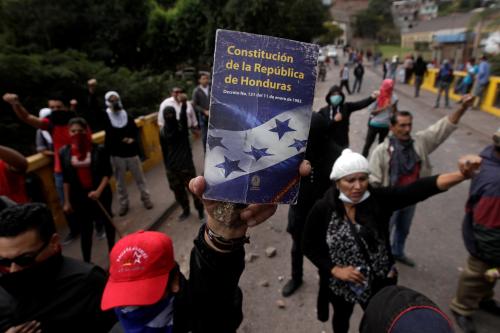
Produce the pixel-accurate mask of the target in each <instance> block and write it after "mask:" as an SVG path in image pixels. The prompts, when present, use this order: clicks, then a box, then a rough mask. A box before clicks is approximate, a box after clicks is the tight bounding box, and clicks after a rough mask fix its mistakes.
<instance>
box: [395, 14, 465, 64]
mask: <svg viewBox="0 0 500 333" xmlns="http://www.w3.org/2000/svg"><path fill="white" fill-rule="evenodd" d="M473 15H474V13H471V12H469V13H456V14H451V15H448V16H443V17H439V18H436V19H433V20H429V21H421V22H418V23H417V24H416V25H415V26H413V27H412V28H409V29H408V30H407V31H406V32H402V34H401V46H402V47H404V48H411V49H414V50H417V51H432V55H433V58H434V59H436V60H438V61H439V62H440V61H441V60H442V59H445V58H446V59H449V60H450V61H452V62H455V63H462V62H463V61H464V60H466V59H468V58H469V57H471V56H472V52H473V42H474V33H473V32H472V31H471V30H470V27H469V22H470V21H471V18H472V17H473Z"/></svg>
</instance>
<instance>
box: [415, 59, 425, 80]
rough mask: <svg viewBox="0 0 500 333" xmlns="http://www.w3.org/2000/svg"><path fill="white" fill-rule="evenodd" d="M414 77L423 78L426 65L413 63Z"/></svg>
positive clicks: (421, 62) (417, 62)
mask: <svg viewBox="0 0 500 333" xmlns="http://www.w3.org/2000/svg"><path fill="white" fill-rule="evenodd" d="M413 70H414V72H415V75H416V76H424V75H425V73H426V72H427V64H426V63H425V61H423V60H422V61H418V59H417V61H416V62H415V67H414V68H413Z"/></svg>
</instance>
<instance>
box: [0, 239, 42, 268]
mask: <svg viewBox="0 0 500 333" xmlns="http://www.w3.org/2000/svg"><path fill="white" fill-rule="evenodd" d="M47 245H49V242H45V243H44V244H43V246H42V247H41V248H40V249H39V250H38V251H35V252H32V253H25V254H21V255H20V256H17V257H15V258H12V259H9V258H0V266H2V267H10V266H12V264H13V263H14V264H16V265H17V266H20V267H28V266H31V265H33V264H35V262H36V258H37V257H38V256H39V255H40V253H42V251H43V250H45V248H46V247H47Z"/></svg>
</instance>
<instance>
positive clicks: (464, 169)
mask: <svg viewBox="0 0 500 333" xmlns="http://www.w3.org/2000/svg"><path fill="white" fill-rule="evenodd" d="M480 166H481V157H479V156H478V155H465V156H462V157H460V159H459V160H458V171H455V172H449V173H443V174H441V175H439V176H438V178H437V180H436V183H437V187H438V188H439V189H440V190H441V191H446V190H448V189H450V188H452V187H453V186H455V185H457V184H460V183H461V182H463V181H464V180H466V179H470V178H472V177H473V176H474V174H475V173H476V172H477V171H478V170H479V167H480Z"/></svg>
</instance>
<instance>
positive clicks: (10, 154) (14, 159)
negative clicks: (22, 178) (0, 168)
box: [0, 146, 28, 173]
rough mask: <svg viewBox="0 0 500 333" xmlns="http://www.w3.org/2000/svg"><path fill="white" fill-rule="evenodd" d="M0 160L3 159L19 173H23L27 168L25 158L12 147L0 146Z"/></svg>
mask: <svg viewBox="0 0 500 333" xmlns="http://www.w3.org/2000/svg"><path fill="white" fill-rule="evenodd" d="M0 160H3V161H4V162H5V163H7V164H8V165H9V166H10V167H11V168H12V169H14V170H15V171H17V172H20V173H25V172H26V170H27V169H28V161H27V160H26V158H25V157H24V156H23V155H21V154H20V153H18V152H17V151H15V150H14V149H10V148H7V147H4V146H0Z"/></svg>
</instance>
